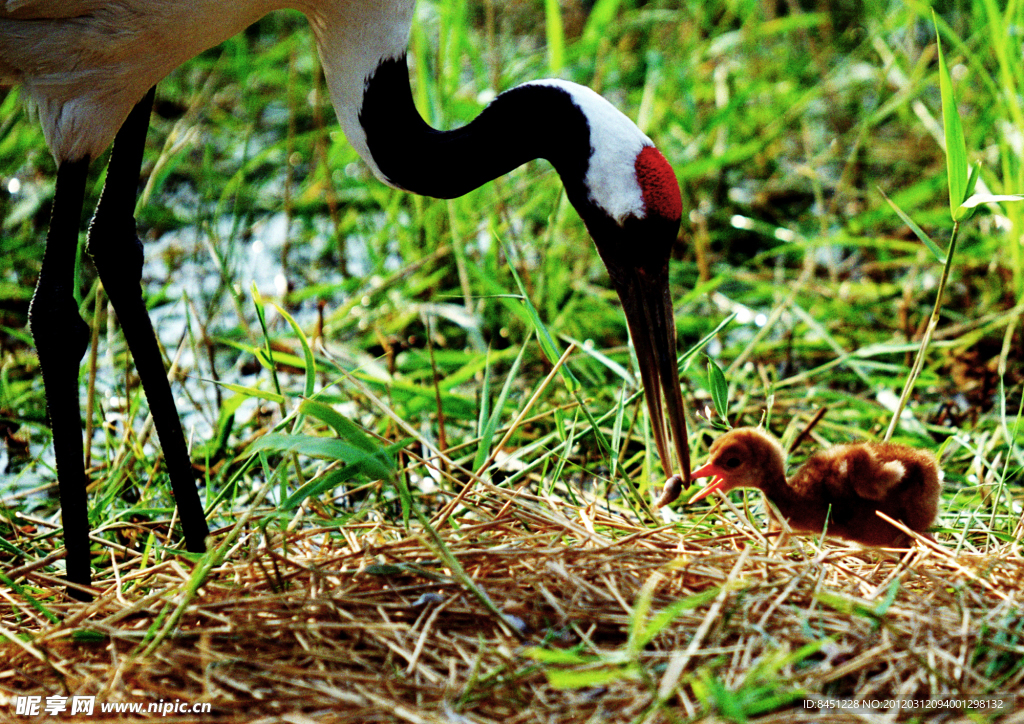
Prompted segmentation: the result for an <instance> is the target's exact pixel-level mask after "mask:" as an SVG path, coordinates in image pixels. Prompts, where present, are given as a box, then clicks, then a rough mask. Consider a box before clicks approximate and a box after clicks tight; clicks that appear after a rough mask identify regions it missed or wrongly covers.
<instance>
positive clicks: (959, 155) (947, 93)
mask: <svg viewBox="0 0 1024 724" xmlns="http://www.w3.org/2000/svg"><path fill="white" fill-rule="evenodd" d="M932 23H933V24H934V25H935V45H936V47H937V48H938V51H939V90H940V91H941V94H942V128H943V131H944V132H945V134H946V173H947V175H948V182H949V214H950V216H951V217H952V218H953V220H954V221H959V220H961V219H962V218H963V217H964V216H965V214H966V212H963V211H959V209H960V204H962V203H963V202H964V200H965V199H966V198H967V143H966V141H964V129H963V126H962V125H961V124H960V113H959V112H958V111H957V109H956V98H955V97H954V96H953V80H952V78H951V77H950V75H949V68H948V67H947V66H946V58H945V56H943V54H942V43H941V42H940V41H939V26H938V22H937V21H936V20H935V11H934V10H933V11H932Z"/></svg>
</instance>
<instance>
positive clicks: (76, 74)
mask: <svg viewBox="0 0 1024 724" xmlns="http://www.w3.org/2000/svg"><path fill="white" fill-rule="evenodd" d="M413 5H414V0H398V1H391V2H386V1H384V0H334V1H333V2H307V0H292V1H291V2H288V1H287V0H246V1H245V2H223V1H222V0H190V1H188V2H185V1H184V0H124V1H123V2H110V0H106V1H104V2H100V1H99V0H0V83H6V84H21V85H22V86H23V88H24V92H25V93H26V94H27V96H28V98H29V99H30V100H31V102H32V103H33V104H34V105H35V107H36V108H37V110H38V113H39V120H40V123H41V124H42V127H43V133H44V135H45V137H46V142H47V145H48V146H49V148H50V151H51V152H52V153H53V155H54V157H55V158H56V159H57V161H58V163H59V162H61V161H73V160H77V159H80V158H83V157H89V158H95V157H96V156H98V155H99V154H101V153H102V152H103V151H104V150H105V149H106V148H107V146H109V145H110V142H111V141H112V140H113V138H114V135H115V134H116V133H117V130H118V129H119V128H120V127H121V124H122V123H123V122H124V119H125V118H126V117H127V116H128V112H129V111H130V110H131V109H132V107H133V106H134V105H135V104H136V103H137V102H138V101H139V100H141V98H142V96H144V95H145V94H146V91H147V90H149V88H150V87H151V86H152V85H154V84H155V83H157V81H159V80H160V79H162V78H163V77H164V76H166V75H167V74H168V73H169V72H171V71H172V70H173V69H174V68H176V67H178V66H179V65H181V64H182V63H184V62H185V61H187V60H188V59H190V58H192V57H194V56H195V55H197V54H198V53H201V52H202V51H204V50H206V49H207V48H210V47H212V46H214V45H216V44H218V43H220V42H222V41H223V40H226V39H227V38H230V37H231V36H232V35H235V34H236V33H238V32H240V31H241V30H243V29H245V28H246V27H247V26H248V25H251V24H252V23H253V22H255V21H256V20H258V19H259V18H261V17H263V16H264V15H266V14H267V13H269V12H271V11H273V10H278V9H282V8H286V7H288V8H294V9H296V10H299V11H300V12H303V13H304V14H305V15H306V16H307V17H308V18H309V20H310V23H311V25H312V27H313V31H314V34H315V35H316V40H317V46H318V49H319V51H320V57H321V62H322V63H323V66H324V74H325V76H326V78H327V83H328V87H329V89H330V93H331V99H332V100H333V102H334V106H335V108H336V109H337V111H338V117H339V121H340V122H341V124H342V126H343V128H344V129H345V133H346V135H347V136H348V138H349V141H350V142H351V143H352V145H353V146H354V147H355V148H356V150H357V151H358V152H359V153H360V155H361V156H363V158H366V159H368V160H369V152H368V150H367V148H366V141H365V135H364V134H363V132H362V129H361V128H360V127H359V122H358V109H359V103H360V100H361V98H362V90H363V85H364V83H365V81H366V78H367V77H368V75H369V74H370V73H371V72H372V71H373V70H374V68H375V67H376V65H377V63H378V62H379V61H380V60H381V58H386V57H396V56H398V55H400V54H401V53H403V52H404V51H405V47H406V42H407V39H408V34H409V25H410V23H411V22H412V11H413ZM26 21H31V22H26ZM371 164H372V162H371ZM374 170H375V171H376V170H377V169H376V168H375V167H374Z"/></svg>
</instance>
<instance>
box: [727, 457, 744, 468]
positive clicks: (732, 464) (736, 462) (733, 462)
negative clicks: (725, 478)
mask: <svg viewBox="0 0 1024 724" xmlns="http://www.w3.org/2000/svg"><path fill="white" fill-rule="evenodd" d="M742 464H743V461H742V460H740V459H739V458H737V457H732V458H729V459H728V460H726V461H725V467H727V468H729V469H730V470H735V469H736V468H738V467H739V466H740V465H742Z"/></svg>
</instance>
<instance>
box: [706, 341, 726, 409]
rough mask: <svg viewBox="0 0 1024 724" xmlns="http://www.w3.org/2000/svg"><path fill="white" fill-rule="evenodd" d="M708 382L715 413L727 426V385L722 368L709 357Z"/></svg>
mask: <svg viewBox="0 0 1024 724" xmlns="http://www.w3.org/2000/svg"><path fill="white" fill-rule="evenodd" d="M708 382H709V383H710V384H711V401H712V402H714V403H715V411H716V412H717V413H718V415H719V417H721V418H722V422H724V423H726V424H728V422H729V420H728V413H729V384H728V383H727V382H726V381H725V374H724V373H723V372H722V368H721V367H719V366H718V365H717V364H716V363H715V361H714V360H713V359H711V358H710V357H708Z"/></svg>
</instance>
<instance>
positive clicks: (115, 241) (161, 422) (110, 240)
mask: <svg viewBox="0 0 1024 724" xmlns="http://www.w3.org/2000/svg"><path fill="white" fill-rule="evenodd" d="M154 90H155V89H150V91H149V93H147V94H146V97H145V98H143V99H142V100H141V101H139V103H138V105H136V106H135V108H134V109H132V112H131V113H130V114H129V115H128V118H127V119H126V120H125V122H124V125H122V126H121V130H120V131H118V132H117V137H116V138H115V139H114V147H113V149H112V150H111V152H110V163H109V164H108V166H107V180H106V183H105V184H104V186H103V193H102V194H101V195H100V202H99V204H98V205H97V206H96V214H95V215H94V216H93V219H92V224H91V225H90V227H89V246H88V249H89V254H90V255H91V256H92V258H93V262H94V263H95V264H96V270H97V271H98V272H99V275H100V281H102V282H103V289H104V291H105V292H106V293H107V296H108V297H109V298H110V303H111V304H112V305H113V307H114V311H115V312H117V318H118V320H119V321H120V322H121V329H122V331H123V332H124V337H125V340H126V341H127V343H128V349H130V350H131V352H132V356H133V357H134V359H135V367H136V369H137V370H138V373H139V378H140V379H141V380H142V388H143V390H144V391H145V393H146V400H148V402H149V411H150V413H151V414H152V415H153V423H154V425H155V426H156V432H157V435H158V436H159V437H160V445H161V447H162V448H163V452H164V461H165V464H166V465H167V472H168V474H169V475H170V477H171V488H172V489H173V490H174V499H175V502H176V503H177V505H178V513H179V516H180V518H181V527H182V530H183V531H184V533H185V547H186V548H187V549H188V550H190V551H192V552H194V553H202V552H203V551H205V550H206V536H207V535H209V528H208V527H207V525H206V516H205V515H204V513H203V504H202V502H201V501H200V500H199V491H198V490H197V489H196V483H195V476H194V475H193V474H192V463H191V462H190V461H189V456H188V447H187V446H186V445H185V436H184V435H183V434H182V430H181V421H180V420H179V418H178V410H177V408H176V407H175V406H174V397H173V396H172V395H171V386H170V384H169V383H168V382H167V370H166V369H165V368H164V362H163V357H162V356H161V355H160V348H159V346H158V345H157V341H156V335H155V334H154V333H153V325H152V323H151V322H150V320H149V313H148V312H147V311H146V304H145V302H144V301H143V299H142V242H140V241H139V237H138V235H137V233H136V230H135V197H136V189H137V187H138V183H139V173H140V171H141V169H142V152H143V149H144V147H145V143H146V133H147V131H148V130H149V115H150V111H151V110H152V108H153V94H154Z"/></svg>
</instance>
